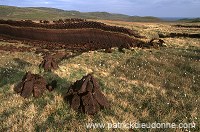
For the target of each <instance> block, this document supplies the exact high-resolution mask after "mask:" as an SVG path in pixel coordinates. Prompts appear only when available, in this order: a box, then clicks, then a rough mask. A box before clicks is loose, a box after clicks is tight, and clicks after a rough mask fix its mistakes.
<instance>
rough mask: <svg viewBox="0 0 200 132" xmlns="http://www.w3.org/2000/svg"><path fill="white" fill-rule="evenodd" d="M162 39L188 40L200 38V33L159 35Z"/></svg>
mask: <svg viewBox="0 0 200 132" xmlns="http://www.w3.org/2000/svg"><path fill="white" fill-rule="evenodd" d="M158 35H159V37H160V38H176V37H186V38H200V33H193V34H189V33H169V34H166V35H165V34H158Z"/></svg>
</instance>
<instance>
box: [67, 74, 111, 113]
mask: <svg viewBox="0 0 200 132" xmlns="http://www.w3.org/2000/svg"><path fill="white" fill-rule="evenodd" d="M65 99H66V100H67V101H68V102H69V103H70V106H71V108H72V109H74V110H75V111H80V112H83V113H86V114H89V115H93V114H95V113H97V112H98V111H99V110H100V109H102V108H108V107H109V103H108V101H107V99H106V97H105V96H104V94H103V93H101V91H100V89H99V85H98V83H97V81H96V79H95V78H94V77H93V76H92V75H91V74H89V75H87V76H84V77H83V78H82V79H81V80H78V81H76V82H75V83H74V84H73V85H71V86H70V88H69V90H68V92H67V94H66V96H65Z"/></svg>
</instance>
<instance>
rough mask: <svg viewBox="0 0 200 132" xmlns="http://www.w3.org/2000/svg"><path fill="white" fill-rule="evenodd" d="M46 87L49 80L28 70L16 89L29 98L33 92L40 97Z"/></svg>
mask: <svg viewBox="0 0 200 132" xmlns="http://www.w3.org/2000/svg"><path fill="white" fill-rule="evenodd" d="M46 87H47V82H46V80H45V79H44V78H43V77H42V76H40V75H37V74H32V73H31V72H27V73H26V74H25V75H24V77H23V79H22V81H21V82H20V83H18V84H17V85H16V86H15V87H14V91H15V92H17V93H20V95H21V96H22V97H24V98H28V97H30V96H31V95H32V94H33V96H34V97H40V96H41V95H42V94H43V93H44V92H45V90H47V88H46Z"/></svg>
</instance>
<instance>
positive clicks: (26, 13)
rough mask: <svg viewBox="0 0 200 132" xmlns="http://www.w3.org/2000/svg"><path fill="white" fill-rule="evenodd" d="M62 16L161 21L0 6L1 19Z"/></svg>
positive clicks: (154, 18) (58, 17)
mask: <svg viewBox="0 0 200 132" xmlns="http://www.w3.org/2000/svg"><path fill="white" fill-rule="evenodd" d="M60 18H84V19H99V20H120V21H130V22H133V21H151V22H152V21H154V22H155V21H161V20H160V19H159V18H156V17H138V16H128V15H123V14H111V13H108V12H79V11H65V10H61V9H56V8H46V7H26V8H22V7H13V6H0V19H14V20H17V19H18V20H21V19H31V20H39V19H47V20H57V19H60Z"/></svg>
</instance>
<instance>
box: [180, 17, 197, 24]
mask: <svg viewBox="0 0 200 132" xmlns="http://www.w3.org/2000/svg"><path fill="white" fill-rule="evenodd" d="M179 21H181V22H189V23H196V22H200V18H184V19H180V20H179Z"/></svg>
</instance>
